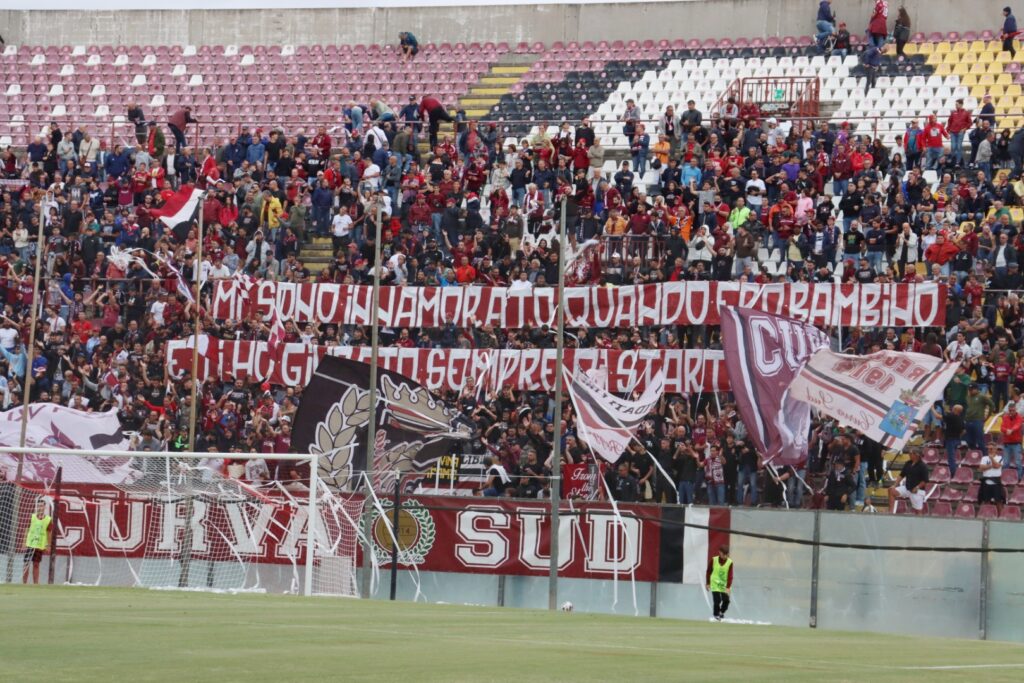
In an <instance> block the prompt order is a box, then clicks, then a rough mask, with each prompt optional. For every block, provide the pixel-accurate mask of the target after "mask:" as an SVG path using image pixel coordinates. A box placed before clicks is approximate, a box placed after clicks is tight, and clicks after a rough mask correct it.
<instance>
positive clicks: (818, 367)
mask: <svg viewBox="0 0 1024 683" xmlns="http://www.w3.org/2000/svg"><path fill="white" fill-rule="evenodd" d="M957 367H959V364H958V363H946V362H945V361H943V360H942V359H941V358H936V357H935V356H928V355H925V354H923V353H903V352H899V351H879V352H878V353H872V354H870V355H867V356H847V355H844V354H840V353H835V352H834V351H829V350H827V349H822V350H821V351H818V352H817V353H815V354H814V355H813V356H811V360H810V361H808V362H807V364H806V365H805V366H804V367H803V369H802V370H801V371H800V374H798V375H797V377H796V379H794V380H793V383H792V384H791V385H790V387H789V394H790V396H792V397H793V398H796V399H798V400H800V401H803V402H805V403H809V404H810V405H811V407H813V408H817V409H818V410H820V411H821V412H823V413H825V414H826V415H831V416H832V417H834V418H836V420H838V421H839V423H840V424H842V425H846V426H849V427H853V428H854V429H856V430H858V431H860V432H862V433H863V434H864V435H865V436H866V437H868V438H869V439H872V440H874V441H877V442H878V443H880V444H882V446H883V447H884V448H890V449H899V448H902V447H903V445H904V444H905V443H906V442H907V439H908V438H909V437H910V436H911V434H913V430H914V423H915V422H917V421H919V420H921V419H922V418H923V417H924V415H925V413H926V412H927V411H928V410H929V409H930V408H931V407H932V404H933V403H934V402H935V401H938V400H939V399H940V398H942V392H943V391H944V390H945V388H946V385H947V384H949V381H950V380H951V379H952V378H953V374H954V373H955V372H956V369H957Z"/></svg>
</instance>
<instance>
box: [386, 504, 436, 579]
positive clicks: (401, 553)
mask: <svg viewBox="0 0 1024 683" xmlns="http://www.w3.org/2000/svg"><path fill="white" fill-rule="evenodd" d="M382 507H383V509H384V513H385V514H388V519H387V521H388V523H390V521H391V517H390V514H389V513H390V511H391V510H392V509H394V503H391V504H390V505H387V504H384V505H382ZM401 510H402V512H407V513H409V515H411V516H412V518H413V519H415V520H416V524H417V526H418V527H419V534H418V535H417V538H416V543H415V544H414V545H412V546H410V547H408V548H402V547H399V549H398V564H405V565H413V564H415V565H419V564H423V562H424V560H425V559H426V557H427V554H428V553H429V552H430V549H431V548H433V547H434V541H435V540H436V538H437V526H436V525H435V524H434V518H433V517H432V516H431V514H430V511H429V510H427V509H426V508H425V507H423V505H422V504H421V503H419V502H418V501H415V500H410V501H407V502H403V503H402V507H401ZM379 519H380V510H379V509H377V508H374V509H373V511H372V512H371V516H370V528H371V529H375V528H376V525H377V521H378V520H379ZM385 533H387V532H386V531H385ZM395 536H396V537H397V536H398V533H397V532H396V533H395ZM372 537H373V554H374V555H375V556H376V557H377V561H378V562H380V563H382V564H383V563H388V562H391V550H390V549H389V548H385V547H384V546H382V545H381V544H380V542H379V541H378V539H377V535H376V534H373V535H372ZM388 538H389V539H390V536H388ZM399 542H401V539H399Z"/></svg>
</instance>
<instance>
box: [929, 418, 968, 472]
mask: <svg viewBox="0 0 1024 683" xmlns="http://www.w3.org/2000/svg"><path fill="white" fill-rule="evenodd" d="M931 411H932V415H933V416H934V417H935V418H936V419H940V418H941V420H942V438H943V439H945V443H946V463H947V464H948V465H949V473H950V475H954V474H956V470H957V468H958V467H959V466H960V463H958V462H957V451H958V449H959V448H960V444H961V443H962V442H961V439H962V438H963V435H964V407H963V406H962V405H959V404H953V405H952V406H950V407H949V408H947V409H946V410H945V412H943V413H941V414H940V413H939V411H938V410H936V409H935V408H934V407H933V408H932V409H931Z"/></svg>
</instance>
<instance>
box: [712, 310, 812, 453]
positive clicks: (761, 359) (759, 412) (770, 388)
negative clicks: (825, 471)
mask: <svg viewBox="0 0 1024 683" xmlns="http://www.w3.org/2000/svg"><path fill="white" fill-rule="evenodd" d="M721 315H722V346H723V348H724V350H725V367H726V371H727V372H728V374H729V380H730V382H731V383H732V391H733V394H734V395H735V396H736V409H737V410H738V411H739V414H740V418H741V419H742V420H743V424H744V425H745V426H746V428H747V434H748V435H749V436H750V439H751V441H753V442H754V447H755V449H756V450H757V452H758V453H761V454H763V455H764V457H765V459H767V460H769V461H771V462H774V464H776V465H779V466H782V465H794V466H798V465H801V464H802V463H803V462H804V461H805V460H806V459H807V439H808V433H809V431H810V424H811V409H810V406H808V405H807V404H806V403H803V402H801V401H798V400H796V399H794V398H793V397H792V390H791V389H790V388H789V387H790V383H791V382H792V381H793V379H794V378H795V377H796V375H797V373H798V372H799V371H800V369H801V368H802V367H803V365H804V364H805V363H806V362H807V360H808V359H809V358H810V357H811V356H812V354H814V353H815V352H816V351H818V350H819V349H822V348H827V346H828V337H827V336H826V335H825V333H824V332H822V331H821V330H819V329H818V328H816V327H814V326H813V325H808V324H806V323H802V322H799V321H797V320H791V319H789V318H783V317H781V316H777V315H771V314H769V313H761V312H759V311H755V310H754V309H750V308H735V307H724V306H723V307H722V310H721Z"/></svg>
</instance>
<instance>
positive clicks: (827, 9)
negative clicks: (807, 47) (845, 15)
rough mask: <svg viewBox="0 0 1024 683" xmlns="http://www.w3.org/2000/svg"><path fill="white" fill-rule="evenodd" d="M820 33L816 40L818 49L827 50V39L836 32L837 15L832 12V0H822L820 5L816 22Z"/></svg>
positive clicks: (816, 35)
mask: <svg viewBox="0 0 1024 683" xmlns="http://www.w3.org/2000/svg"><path fill="white" fill-rule="evenodd" d="M814 26H815V28H816V29H817V30H818V32H817V33H816V34H815V36H814V38H815V39H816V40H817V41H818V47H819V48H821V49H825V39H826V38H828V37H829V36H830V35H832V34H833V33H835V32H836V14H835V12H833V11H832V0H821V2H819V3H818V17H817V19H816V20H815V22H814Z"/></svg>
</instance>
